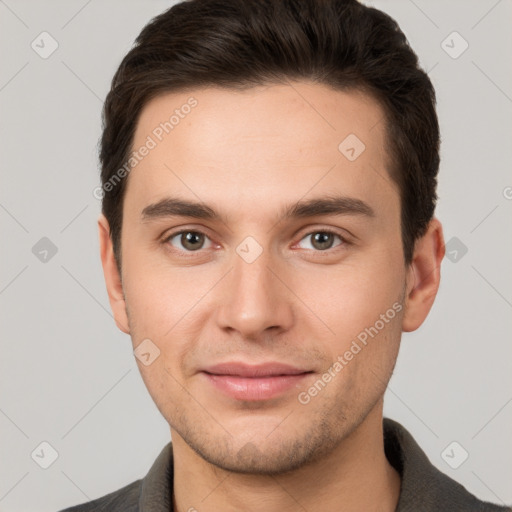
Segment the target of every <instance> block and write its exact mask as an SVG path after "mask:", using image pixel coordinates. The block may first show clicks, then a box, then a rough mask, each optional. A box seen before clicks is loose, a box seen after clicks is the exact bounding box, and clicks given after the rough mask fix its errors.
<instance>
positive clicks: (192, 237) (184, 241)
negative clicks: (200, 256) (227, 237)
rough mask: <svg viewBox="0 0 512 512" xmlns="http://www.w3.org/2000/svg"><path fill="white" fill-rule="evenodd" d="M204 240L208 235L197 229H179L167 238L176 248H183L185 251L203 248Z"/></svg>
mask: <svg viewBox="0 0 512 512" xmlns="http://www.w3.org/2000/svg"><path fill="white" fill-rule="evenodd" d="M206 240H208V237H207V236H206V235H205V234H204V233H201V232H199V231H180V232H179V233H174V234H173V235H171V236H170V237H169V238H168V239H167V241H168V242H169V243H170V244H171V245H172V246H173V247H175V248H176V249H179V250H185V251H187V252H189V251H198V250H200V249H203V248H204V244H205V241H206ZM176 244H178V245H176ZM180 245H181V247H180Z"/></svg>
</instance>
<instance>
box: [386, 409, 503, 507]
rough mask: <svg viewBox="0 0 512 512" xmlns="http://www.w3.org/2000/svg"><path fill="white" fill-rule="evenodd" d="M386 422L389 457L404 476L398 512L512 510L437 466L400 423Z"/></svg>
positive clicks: (401, 475) (387, 454)
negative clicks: (474, 491) (484, 497)
mask: <svg viewBox="0 0 512 512" xmlns="http://www.w3.org/2000/svg"><path fill="white" fill-rule="evenodd" d="M383 426H384V445H385V452H386V457H387V458H388V460H389V463H390V464H391V465H392V466H393V467H394V468H395V469H396V470H397V471H398V473H399V474H400V478H401V490H400V499H399V502H398V507H397V512H413V511H414V512H416V511H417V510H422V511H425V512H439V511H445V510H450V511H451V512H459V511H460V512H512V508H511V507H507V506H500V505H496V504H494V503H489V502H485V501H482V500H480V499H478V498H477V497H476V496H474V495H473V494H471V493H470V492H469V491H468V490H467V489H466V488H465V487H464V486H463V485H461V484H459V483H458V482H456V481H455V480H453V479H452V478H450V477H449V476H448V475H446V474H444V473H443V472H441V471H440V470H439V469H437V468H436V467H435V466H434V465H433V464H432V463H431V462H430V460H429V459H428V457H427V455H426V454H425V452H424V451H423V450H422V449H421V448H420V446H419V445H418V443H417V442H416V441H415V439H414V438H413V437H412V435H411V434H410V432H408V431H407V430H406V429H405V428H404V427H403V426H402V425H401V424H400V423H398V422H396V421H393V420H391V419H389V418H384V423H383Z"/></svg>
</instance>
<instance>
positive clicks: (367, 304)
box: [68, 0, 511, 512]
mask: <svg viewBox="0 0 512 512" xmlns="http://www.w3.org/2000/svg"><path fill="white" fill-rule="evenodd" d="M104 121H105V124H104V132H103V137H102V141H101V154H100V157H101V163H102V190H101V193H102V194H104V197H103V209H102V211H103V213H102V215H101V217H100V219H99V233H100V245H101V259H102V263H103V269H104V274H105V280H106V285H107V290H108V294H109V299H110V304H111V307H112V310H113V313H114V317H115V320H116V323H117V325H118V327H119V328H120V329H121V330H122V331H123V332H125V333H127V334H129V335H130V336H131V338H132V342H133V347H134V351H135V355H136V356H137V362H138V365H139V369H140V371H141V374H142V377H143V379H144V382H145V384H146V386H147V388H148V391H149V393H150V394H151V396H152V398H153V400H154V401H155V403H156V405H157V407H158V408H159V410H160V412H161V413H162V415H163V416H164V418H165V419H166V420H167V422H168V423H169V426H170V431H171V437H172V444H171V443H169V444H168V445H167V446H166V447H165V448H164V449H163V451H162V452H161V454H160V456H159V457H158V459H157V460H156V461H155V463H154V465H153V467H152V468H151V469H150V471H149V473H148V474H147V475H146V477H144V478H143V479H141V480H138V481H136V482H133V483H131V484H129V485H127V486H126V487H124V488H122V489H120V490H118V491H116V492H113V493H111V494H109V495H107V496H104V497H102V498H99V499H97V500H94V501H92V502H89V503H86V504H83V505H80V506H77V507H73V508H71V509H68V510H75V511H87V510H91V511H92V510H105V511H106V510H108V511H117V510H119V511H121V510H122V511H136V510H137V511H150V510H151V511H164V510H165V511H168V510H175V511H179V512H184V511H196V510H197V511H199V512H203V511H205V512H206V511H232V510H233V511H234V510H237V511H240V510H247V511H266V512H268V511H288V510H290V511H295V510H307V511H310V512H313V511H317V510H322V511H324V512H325V511H335V510H336V511H338V510H344V511H353V512H355V511H365V512H367V511H382V512H391V511H399V512H405V511H425V512H429V511H494V510H511V509H510V508H505V507H499V506H497V505H493V504H490V503H484V502H482V501H480V500H478V499H477V498H476V497H474V496H473V495H471V494H470V493H469V492H468V491H467V490H466V489H465V488H464V487H462V486H461V485H459V484H458V483H456V482H455V481H453V480H452V479H450V478H449V477H447V476H445V475H443V474H442V473H441V472H439V471H438V470H437V469H436V468H435V467H434V466H433V465H432V464H431V463H430V462H429V461H428V459H427V458H426V456H425V454H424V453H423V452H422V451H421V449H420V448H419V446H418V445H417V444H416V442H415V441H414V439H413V438H412V437H411V435H410V434H409V433H408V432H407V430H406V429H405V428H404V427H402V426H401V425H400V424H399V423H397V422H394V421H392V420H390V419H383V396H384V392H385V390H386V386H387V383H388V381H389V379H390V377H391V375H392V372H393V369H394V365H395V362H396V358H397V355H398V350H399V345H400V338H401V333H402V332H403V331H406V332H407V331H413V330H415V329H417V328H418V327H419V326H420V325H421V324H422V323H423V321H424V320H425V318H426V316H427V315H428V313H429V311H430V308H431V306H432V304H433V301H434V298H435V296H436V293H437V290H438V286H439V281H440V264H441V260H442V258H443V256H444V240H443V233H442V226H441V224H440V222H439V221H438V220H437V219H436V218H435V217H434V209H435V203H436V176H437V171H438V168H439V129H438V122H437V116H436V112H435V94H434V90H433V88H432V84H431V83H430V80H429V78H428V76H427V75H426V74H425V73H424V72H423V71H422V70H421V69H420V68H419V67H418V63H417V58H416V56H415V54H414V53H413V51H412V50H411V49H410V48H409V46H408V44H407V42H406V39H405V37H404V35H403V34H402V32H401V31H400V30H399V28H398V26H397V25H396V23H395V22H394V21H393V20H392V19H390V18H389V17H388V16H387V15H385V14H383V13H382V12H380V11H377V10H375V9H372V8H368V7H365V6H363V5H361V4H359V3H357V2H356V1H355V0H352V1H350V0H286V1H285V0H193V1H189V2H183V3H180V4H177V5H175V6H174V7H172V8H171V9H170V10H169V11H167V12H165V13H163V14H162V15H160V16H158V17H157V18H155V19H154V20H153V21H152V22H151V23H150V24H148V25H147V26H146V27H145V28H144V30H143V31H142V33H141V34H140V35H139V37H138V38H137V41H136V45H135V46H134V48H133V49H132V50H131V51H130V52H129V53H128V55H127V56H126V57H125V59H124V60H123V62H122V63H121V65H120V67H119V69H118V71H117V73H116V75H115V77H114V79H113V82H112V89H111V91H110V93H109V95H108V97H107V99H106V102H105V107H104Z"/></svg>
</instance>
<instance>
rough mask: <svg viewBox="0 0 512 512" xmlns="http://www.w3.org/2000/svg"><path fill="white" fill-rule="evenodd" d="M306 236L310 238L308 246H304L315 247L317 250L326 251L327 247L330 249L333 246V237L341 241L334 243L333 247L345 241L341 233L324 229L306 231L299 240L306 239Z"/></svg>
mask: <svg viewBox="0 0 512 512" xmlns="http://www.w3.org/2000/svg"><path fill="white" fill-rule="evenodd" d="M308 238H310V239H311V243H310V247H305V248H306V249H315V250H317V251H326V250H327V249H331V248H332V247H333V242H334V239H335V238H338V239H339V240H340V242H341V243H339V244H337V245H335V246H334V247H337V246H338V245H342V244H344V243H346V240H345V239H344V238H343V237H342V236H341V235H338V234H337V233H334V232H333V231H329V230H325V229H323V230H319V231H313V232H311V233H308V234H307V235H306V236H305V237H304V238H302V239H301V242H302V241H303V240H307V239H308ZM299 243H300V242H299Z"/></svg>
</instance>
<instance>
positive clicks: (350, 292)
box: [291, 254, 405, 349]
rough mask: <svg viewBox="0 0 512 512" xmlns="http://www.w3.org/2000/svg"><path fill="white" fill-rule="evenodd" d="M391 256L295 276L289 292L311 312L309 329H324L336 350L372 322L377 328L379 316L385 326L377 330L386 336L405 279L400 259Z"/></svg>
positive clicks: (395, 319)
mask: <svg viewBox="0 0 512 512" xmlns="http://www.w3.org/2000/svg"><path fill="white" fill-rule="evenodd" d="M391 256H392V255H390V257H383V256H382V254H381V256H380V257H378V256H377V255H373V256H372V255H371V256H370V257H368V258H365V260H363V261H359V262H357V263H354V264H341V265H339V266H338V267H335V266H331V267H328V268H327V267H323V268H322V267H317V268H316V269H315V268H313V269H311V270H310V271H309V272H307V273H305V272H304V273H302V274H301V275H297V276H296V277H295V278H294V279H293V281H292V283H293V284H292V286H291V288H292V289H293V290H294V292H295V293H296V295H297V296H298V297H299V298H300V299H302V301H303V302H304V303H305V304H306V305H307V306H308V307H309V308H311V310H312V311H313V312H314V314H315V316H314V317H312V318H313V320H311V322H313V321H314V322H315V323H314V324H313V323H310V325H311V328H312V329H314V330H318V329H319V328H322V329H323V327H325V326H327V327H326V328H328V331H329V335H328V336H327V338H329V339H330V342H332V341H333V340H334V342H335V343H336V345H338V347H337V348H338V349H339V348H342V347H343V346H344V344H346V343H347V342H350V341H351V340H352V339H353V338H355V337H356V336H357V335H358V334H359V333H361V332H364V330H365V328H369V327H371V326H374V324H375V323H376V322H379V324H378V327H381V324H382V321H381V315H384V321H386V323H385V326H384V327H383V328H382V329H379V330H383V331H386V332H388V330H389V329H388V327H389V324H393V325H394V324H396V322H397V321H399V320H398V319H397V318H396V317H397V314H398V313H399V312H400V310H401V309H402V308H401V305H400V302H401V300H402V292H403V283H404V279H405V269H404V268H403V267H402V266H401V261H400V259H399V258H395V257H391ZM302 308H303V306H302ZM305 312H306V313H307V314H308V316H310V315H309V313H308V312H307V309H306V310H305ZM395 330H397V329H396V328H395ZM398 330H399V331H400V329H399V328H398Z"/></svg>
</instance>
